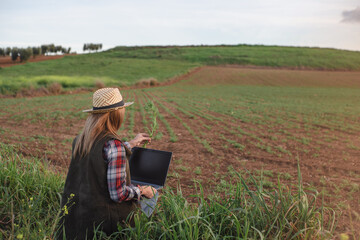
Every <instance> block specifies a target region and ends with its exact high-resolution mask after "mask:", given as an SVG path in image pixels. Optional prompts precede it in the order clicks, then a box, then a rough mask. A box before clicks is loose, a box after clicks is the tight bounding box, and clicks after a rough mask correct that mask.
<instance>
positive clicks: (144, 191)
mask: <svg viewBox="0 0 360 240" xmlns="http://www.w3.org/2000/svg"><path fill="white" fill-rule="evenodd" d="M139 189H140V193H141V195H143V196H145V197H147V198H153V197H154V195H155V193H156V189H155V188H153V187H151V186H139Z"/></svg>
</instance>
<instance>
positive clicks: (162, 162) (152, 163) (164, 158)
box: [129, 147, 172, 186]
mask: <svg viewBox="0 0 360 240" xmlns="http://www.w3.org/2000/svg"><path fill="white" fill-rule="evenodd" d="M171 156H172V152H166V151H159V150H154V149H147V148H139V147H134V148H132V154H131V157H130V161H129V165H130V175H131V180H134V181H140V182H145V183H149V184H156V185H160V186H163V185H164V184H165V180H166V176H167V172H168V170H169V165H170V160H171Z"/></svg>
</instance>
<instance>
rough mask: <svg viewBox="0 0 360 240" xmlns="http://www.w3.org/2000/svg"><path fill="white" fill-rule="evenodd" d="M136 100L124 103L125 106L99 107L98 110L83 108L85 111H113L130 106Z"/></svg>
mask: <svg viewBox="0 0 360 240" xmlns="http://www.w3.org/2000/svg"><path fill="white" fill-rule="evenodd" d="M133 103H134V102H127V103H125V104H124V106H121V107H114V108H107V109H98V110H94V109H92V108H91V109H87V110H83V112H84V113H106V112H112V111H115V110H117V109H121V108H125V107H128V106H130V105H132V104H133Z"/></svg>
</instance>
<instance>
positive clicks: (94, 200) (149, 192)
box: [58, 88, 156, 239]
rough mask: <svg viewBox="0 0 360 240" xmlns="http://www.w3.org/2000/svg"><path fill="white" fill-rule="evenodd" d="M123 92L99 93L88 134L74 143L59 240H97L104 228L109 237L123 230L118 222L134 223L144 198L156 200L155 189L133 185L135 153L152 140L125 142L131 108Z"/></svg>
mask: <svg viewBox="0 0 360 240" xmlns="http://www.w3.org/2000/svg"><path fill="white" fill-rule="evenodd" d="M131 104H133V102H129V103H124V101H123V99H122V96H121V94H120V91H119V89H117V88H102V89H99V90H97V91H96V92H95V93H94V95H93V108H92V109H89V110H84V112H87V113H90V115H89V116H88V118H87V119H86V122H85V127H84V129H83V131H82V132H81V133H80V134H79V135H78V136H77V137H76V138H75V139H74V142H73V144H72V158H71V163H70V167H69V172H68V175H67V177H66V182H65V188H64V193H63V196H62V203H61V209H62V217H61V221H60V229H59V235H58V238H59V239H62V238H63V234H64V233H65V235H66V239H75V238H76V239H86V238H92V236H93V230H94V229H95V228H98V229H99V230H102V231H104V232H105V233H107V234H111V233H113V232H115V231H117V224H118V223H120V224H123V223H125V222H126V221H129V222H130V224H133V219H132V212H133V211H135V210H136V209H138V202H137V201H139V200H140V196H142V195H143V196H145V197H147V198H152V197H153V196H154V194H155V193H156V190H155V189H154V188H152V187H150V186H143V187H136V186H134V185H132V184H131V181H130V171H129V164H128V158H129V156H130V154H131V151H130V149H131V148H132V147H135V146H139V145H140V144H143V143H145V142H150V141H151V139H150V138H149V136H148V135H147V134H145V133H140V134H138V135H137V136H136V137H135V138H134V139H133V140H131V141H130V142H122V141H121V140H120V137H119V136H118V134H117V131H118V130H119V128H120V126H121V124H122V123H123V121H124V115H125V107H128V106H130V105H131Z"/></svg>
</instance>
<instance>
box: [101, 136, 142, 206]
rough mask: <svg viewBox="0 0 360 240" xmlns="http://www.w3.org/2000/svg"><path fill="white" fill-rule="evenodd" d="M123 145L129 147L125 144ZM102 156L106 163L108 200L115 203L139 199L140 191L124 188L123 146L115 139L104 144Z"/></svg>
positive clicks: (133, 188)
mask: <svg viewBox="0 0 360 240" xmlns="http://www.w3.org/2000/svg"><path fill="white" fill-rule="evenodd" d="M124 144H125V145H127V146H129V145H128V144H127V143H124ZM103 156H104V159H105V161H106V162H107V163H108V170H107V182H108V188H109V193H110V198H111V199H112V200H113V201H115V202H122V201H129V200H133V199H139V197H140V189H139V188H138V187H135V186H133V185H130V186H126V152H125V148H124V146H123V144H122V143H121V142H120V141H119V140H116V139H113V140H109V141H107V142H106V143H105V144H104V148H103Z"/></svg>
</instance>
